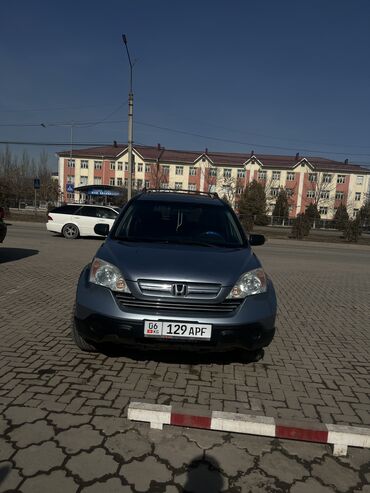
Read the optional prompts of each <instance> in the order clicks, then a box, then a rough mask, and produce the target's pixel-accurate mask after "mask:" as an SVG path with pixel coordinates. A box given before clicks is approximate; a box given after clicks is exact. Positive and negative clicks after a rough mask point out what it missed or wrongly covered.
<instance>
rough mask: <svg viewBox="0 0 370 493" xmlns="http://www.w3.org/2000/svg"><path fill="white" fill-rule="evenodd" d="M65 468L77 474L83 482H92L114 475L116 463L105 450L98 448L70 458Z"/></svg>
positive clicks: (116, 467)
mask: <svg viewBox="0 0 370 493" xmlns="http://www.w3.org/2000/svg"><path fill="white" fill-rule="evenodd" d="M66 468H67V469H68V470H69V471H71V473H72V474H77V475H78V476H79V477H80V478H81V479H82V480H83V481H92V480H93V479H98V478H101V477H103V476H105V475H107V474H114V473H115V472H116V471H117V469H118V464H117V462H116V461H115V460H114V459H113V457H111V456H110V455H108V454H107V453H106V452H105V450H103V449H101V448H98V449H96V450H93V451H92V452H81V453H79V454H78V455H74V456H73V457H71V458H70V459H69V460H68V462H67V463H66Z"/></svg>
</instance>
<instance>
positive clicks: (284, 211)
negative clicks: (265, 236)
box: [272, 188, 289, 220]
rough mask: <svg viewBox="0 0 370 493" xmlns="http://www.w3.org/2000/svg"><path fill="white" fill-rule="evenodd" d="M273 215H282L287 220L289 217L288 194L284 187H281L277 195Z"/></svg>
mask: <svg viewBox="0 0 370 493" xmlns="http://www.w3.org/2000/svg"><path fill="white" fill-rule="evenodd" d="M272 215H273V216H274V217H280V218H281V219H285V220H286V219H288V218H289V203H288V195H287V193H286V191H285V190H284V189H283V188H281V189H280V191H279V195H278V196H277V199H276V204H275V207H274V210H273V212H272Z"/></svg>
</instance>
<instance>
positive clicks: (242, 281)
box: [227, 269, 267, 299]
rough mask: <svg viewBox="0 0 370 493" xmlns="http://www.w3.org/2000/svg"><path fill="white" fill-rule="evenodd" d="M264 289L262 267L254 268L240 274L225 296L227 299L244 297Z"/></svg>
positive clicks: (264, 278)
mask: <svg viewBox="0 0 370 493" xmlns="http://www.w3.org/2000/svg"><path fill="white" fill-rule="evenodd" d="M266 290H267V278H266V274H265V273H264V271H263V269H254V270H251V271H249V272H245V273H244V274H243V275H242V276H240V278H239V280H238V282H237V283H236V284H235V286H234V287H233V289H232V290H231V291H230V293H229V295H228V296H227V299H233V298H234V299H235V298H239V299H240V298H246V297H247V296H252V295H253V294H260V293H265V292H266Z"/></svg>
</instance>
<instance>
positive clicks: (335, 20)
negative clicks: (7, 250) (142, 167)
mask: <svg viewBox="0 0 370 493" xmlns="http://www.w3.org/2000/svg"><path fill="white" fill-rule="evenodd" d="M1 18H2V28H1V30H0V64H1V65H0V66H1V76H0V141H17V142H20V141H21V142H41V143H53V142H69V139H70V126H71V123H72V122H74V132H73V140H74V142H75V144H77V143H85V142H91V143H110V142H113V140H117V141H119V142H124V141H125V140H126V139H127V93H128V62H127V57H126V53H125V51H124V46H123V44H122V39H121V35H122V33H126V35H127V37H128V42H129V48H130V52H131V56H132V58H133V59H136V63H135V66H134V97H135V101H134V105H135V106H134V121H135V123H134V140H135V142H136V143H141V144H148V145H156V144H157V143H161V144H162V145H163V146H165V147H167V148H178V149H199V150H201V149H204V148H205V147H207V148H208V149H210V150H214V151H216V150H218V151H220V150H224V151H234V152H250V151H251V150H252V149H253V150H255V151H256V152H260V153H272V154H273V153H275V154H295V153H296V152H300V153H301V154H306V155H321V156H326V157H330V158H333V159H338V160H344V159H345V158H349V160H350V162H354V163H370V139H369V136H370V124H369V115H370V64H369V59H370V54H369V47H370V29H369V25H370V2H369V1H368V0H353V1H350V0H345V1H344V0H299V1H297V0H294V1H293V0H279V1H277V0H258V1H256V0H254V1H250V0H228V1H227V0H225V1H221V0H214V1H211V0H203V1H202V0H198V1H194V0H187V1H177V0H172V1H169V0H156V1H153V0H135V1H134V0H131V1H125V0H120V1H118V0H105V2H101V1H99V2H98V1H95V0H90V1H87V0H85V1H84V0H74V1H70V0H64V1H59V2H56V1H46V0H27V1H26V0H12V1H11V2H10V1H7V2H2V4H1ZM81 122H82V123H81ZM89 122H90V123H89ZM99 122H100V123H99ZM41 123H44V124H45V125H46V128H43V127H42V126H41V125H40V124H41ZM56 124H57V125H56ZM19 125H28V126H19ZM158 127H162V128H158ZM23 148H27V149H28V150H29V151H30V152H32V153H33V154H35V153H38V152H39V151H40V148H39V147H31V146H26V145H24V146H12V149H13V150H14V151H16V152H18V151H21V150H22V149H23ZM61 148H63V147H51V146H50V147H47V150H48V152H49V153H50V164H51V166H52V167H53V168H55V167H56V159H55V158H54V152H55V151H57V150H61ZM67 148H68V146H67Z"/></svg>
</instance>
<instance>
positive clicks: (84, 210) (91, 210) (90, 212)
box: [78, 207, 100, 217]
mask: <svg viewBox="0 0 370 493" xmlns="http://www.w3.org/2000/svg"><path fill="white" fill-rule="evenodd" d="M98 209H99V207H81V210H79V211H78V215H79V216H88V217H100V216H99V215H98Z"/></svg>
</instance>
